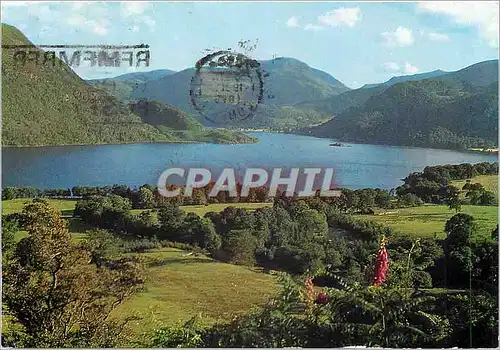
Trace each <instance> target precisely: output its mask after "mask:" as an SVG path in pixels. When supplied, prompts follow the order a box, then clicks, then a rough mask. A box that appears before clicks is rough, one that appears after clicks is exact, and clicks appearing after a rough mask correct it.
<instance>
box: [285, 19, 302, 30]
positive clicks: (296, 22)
mask: <svg viewBox="0 0 500 350" xmlns="http://www.w3.org/2000/svg"><path fill="white" fill-rule="evenodd" d="M286 26H287V27H289V28H297V27H298V26H299V20H298V19H297V17H295V16H292V17H290V18H289V19H288V21H286Z"/></svg>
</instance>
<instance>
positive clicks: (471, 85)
mask: <svg viewBox="0 0 500 350" xmlns="http://www.w3.org/2000/svg"><path fill="white" fill-rule="evenodd" d="M497 77H498V61H487V62H482V63H479V64H476V65H474V66H471V67H467V68H465V69H463V70H460V71H458V72H453V73H449V74H446V75H443V76H440V77H436V78H432V79H425V80H420V81H409V82H404V83H399V84H395V85H393V86H391V87H389V88H387V89H386V90H384V91H381V90H380V89H381V88H380V87H375V88H371V89H362V90H373V89H379V91H378V93H376V94H373V95H372V96H370V97H369V98H367V99H366V101H365V102H362V103H361V104H359V105H357V106H356V104H355V106H353V107H351V108H348V109H346V110H344V111H343V112H340V113H339V114H338V115H337V116H335V117H334V118H332V119H331V120H329V121H328V122H326V123H324V124H322V125H319V126H317V127H313V128H310V129H307V130H305V132H306V133H308V134H312V135H315V136H320V137H330V138H336V139H341V140H344V141H353V142H366V143H382V144H392V145H408V146H425V147H439V148H454V149H464V148H469V147H474V146H488V147H491V146H494V145H497V143H498V86H497V84H498V78H497ZM346 94H353V92H349V93H346ZM346 94H344V95H346ZM356 94H357V95H356V97H359V96H360V95H361V92H359V91H358V92H356ZM364 97H366V95H364ZM358 101H359V99H358Z"/></svg>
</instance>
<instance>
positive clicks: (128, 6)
mask: <svg viewBox="0 0 500 350" xmlns="http://www.w3.org/2000/svg"><path fill="white" fill-rule="evenodd" d="M148 6H149V4H148V3H147V2H136V1H127V2H122V3H121V11H120V12H121V15H122V17H124V18H128V17H133V16H138V15H142V14H143V13H144V11H146V9H147V7H148Z"/></svg>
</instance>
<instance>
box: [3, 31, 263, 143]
mask: <svg viewBox="0 0 500 350" xmlns="http://www.w3.org/2000/svg"><path fill="white" fill-rule="evenodd" d="M2 42H3V44H8V45H21V44H22V45H33V44H32V43H31V42H30V41H29V40H28V39H27V38H26V37H25V36H24V35H23V34H22V33H21V32H20V31H19V30H17V29H16V28H14V27H12V26H9V25H5V24H2ZM39 51H40V52H43V51H41V50H39ZM42 57H43V55H42ZM164 73H165V72H164ZM137 74H139V75H137ZM137 74H135V73H134V74H132V75H131V76H132V77H133V78H134V79H135V80H136V81H138V80H137V79H149V78H151V76H150V75H148V74H146V75H140V74H144V73H137ZM129 76H130V75H129ZM127 79H128V78H127ZM2 80H3V81H2V83H3V85H2V107H3V110H2V112H3V114H2V117H3V118H2V128H3V130H2V131H3V132H2V139H3V145H4V146H45V145H71V144H107V143H132V142H158V141H161V142H169V141H171V142H177V141H196V142H199V141H207V142H217V143H236V142H238V143H239V142H243V143H247V142H254V141H255V139H254V138H251V137H248V136H246V135H244V134H241V133H235V132H230V131H227V132H225V133H221V132H220V131H212V130H208V131H207V130H201V129H202V128H201V126H200V125H199V123H197V122H196V121H194V120H192V119H191V118H190V117H189V116H187V115H185V114H182V115H181V114H180V112H178V111H177V112H174V110H173V108H171V107H168V106H159V105H156V107H157V109H156V110H155V113H154V115H151V118H148V116H147V114H142V115H141V116H138V115H137V112H138V111H136V110H134V109H131V108H130V107H129V106H127V105H126V104H124V103H123V102H121V101H119V100H118V99H116V98H115V97H113V96H110V95H108V94H107V93H105V92H104V91H102V90H100V89H97V88H95V87H93V86H91V85H89V84H87V83H86V82H85V81H84V80H82V79H81V78H80V77H79V76H78V75H76V74H75V73H74V72H73V71H72V70H71V69H70V68H69V67H68V66H67V65H65V64H64V63H62V62H61V61H59V60H57V59H56V63H55V65H51V64H39V65H36V64H35V63H34V62H27V63H26V64H25V65H17V66H16V63H15V62H14V60H13V57H12V51H11V50H2ZM118 81H119V80H118ZM162 113H163V114H164V115H163V116H162V115H161V114H162ZM141 117H142V119H141ZM153 119H154V120H153ZM150 122H153V123H152V124H154V125H150V124H149V123H150ZM182 127H185V129H183V132H179V131H180V130H181V129H182Z"/></svg>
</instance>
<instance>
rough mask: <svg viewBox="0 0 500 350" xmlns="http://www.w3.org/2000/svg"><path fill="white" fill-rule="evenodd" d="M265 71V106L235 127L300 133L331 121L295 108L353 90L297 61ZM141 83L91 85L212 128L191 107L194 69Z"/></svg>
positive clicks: (267, 65)
mask: <svg viewBox="0 0 500 350" xmlns="http://www.w3.org/2000/svg"><path fill="white" fill-rule="evenodd" d="M260 64H261V70H262V71H263V72H265V73H267V74H268V77H266V78H265V79H264V90H265V93H264V96H263V97H264V98H263V104H262V105H261V106H259V108H258V112H257V114H256V115H255V117H254V118H251V119H248V120H246V121H245V122H240V123H236V122H235V123H233V124H231V127H250V128H252V127H253V128H272V129H297V128H300V127H304V126H309V125H312V124H317V123H320V122H323V121H325V120H327V119H328V118H327V117H326V116H325V115H323V114H321V113H318V112H316V111H308V110H307V109H296V108H294V107H292V105H294V104H297V103H298V102H303V101H308V100H312V99H320V98H326V97H330V96H334V95H337V94H339V93H342V92H345V91H349V88H348V87H346V86H345V85H344V84H342V83H341V82H339V81H338V80H337V79H335V78H334V77H332V76H330V75H329V74H327V73H325V72H323V71H320V70H318V69H314V68H311V67H309V66H308V65H307V64H305V63H304V62H301V61H299V60H296V59H294V58H284V57H282V58H276V59H273V60H267V61H261V62H260ZM155 72H157V71H152V72H151V73H152V74H153V76H154V79H147V80H144V81H141V82H140V81H137V79H136V77H135V76H130V75H127V76H123V75H122V76H119V77H116V78H108V79H102V80H91V81H89V83H91V84H92V85H94V86H96V87H99V88H101V89H104V90H105V91H107V92H108V93H110V94H112V95H114V96H116V97H117V98H119V99H121V100H124V101H129V100H136V99H148V100H153V101H159V102H162V103H167V104H169V105H172V106H175V107H178V108H180V109H182V110H183V111H185V112H187V113H188V114H190V115H192V116H194V117H198V118H200V119H199V120H200V121H201V122H203V123H205V124H208V125H210V124H209V123H208V122H207V121H206V120H204V118H203V117H200V116H199V114H198V112H197V111H196V110H195V109H194V108H193V106H192V105H191V101H190V99H189V89H190V87H189V84H190V82H191V78H192V77H193V75H194V74H195V70H194V68H190V69H185V70H182V71H180V72H176V73H173V74H170V73H169V74H164V75H163V76H161V77H158V74H154V73H155Z"/></svg>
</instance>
